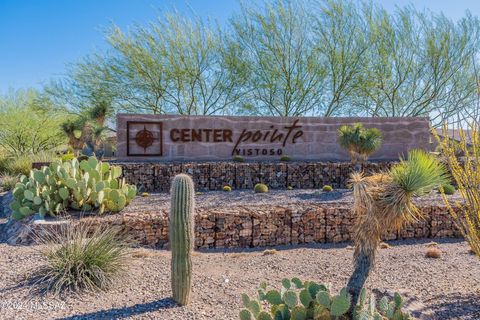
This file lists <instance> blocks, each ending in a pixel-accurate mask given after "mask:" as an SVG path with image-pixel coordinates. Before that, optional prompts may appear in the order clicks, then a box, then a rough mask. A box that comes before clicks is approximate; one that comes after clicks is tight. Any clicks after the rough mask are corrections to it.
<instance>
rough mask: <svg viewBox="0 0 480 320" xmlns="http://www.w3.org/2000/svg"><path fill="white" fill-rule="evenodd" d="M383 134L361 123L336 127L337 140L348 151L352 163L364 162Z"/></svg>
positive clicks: (380, 141)
mask: <svg viewBox="0 0 480 320" xmlns="http://www.w3.org/2000/svg"><path fill="white" fill-rule="evenodd" d="M382 141H383V135H382V133H381V132H380V130H378V129H377V128H370V129H367V128H365V127H364V126H363V124H361V123H355V124H353V125H351V126H349V125H343V126H341V127H340V128H339V129H338V142H339V144H340V146H341V147H342V148H344V149H345V150H347V151H348V153H349V154H350V158H351V159H352V162H353V163H357V162H364V161H366V160H367V159H368V157H369V156H370V155H371V154H372V153H374V152H375V151H377V150H378V149H379V148H380V146H381V144H382Z"/></svg>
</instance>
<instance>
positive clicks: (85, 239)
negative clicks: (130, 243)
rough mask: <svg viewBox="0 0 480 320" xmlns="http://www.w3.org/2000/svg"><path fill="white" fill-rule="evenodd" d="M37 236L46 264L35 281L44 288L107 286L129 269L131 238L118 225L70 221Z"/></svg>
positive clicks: (62, 289) (93, 288) (57, 291)
mask: <svg viewBox="0 0 480 320" xmlns="http://www.w3.org/2000/svg"><path fill="white" fill-rule="evenodd" d="M36 238H37V239H36V240H37V243H39V244H40V245H41V246H40V248H41V249H40V254H41V256H42V257H43V259H44V264H43V265H42V266H41V267H40V268H39V269H37V270H36V273H35V274H36V276H35V278H34V279H33V282H34V284H35V287H36V288H37V289H39V290H40V291H41V292H49V293H52V294H53V295H58V294H61V293H63V292H65V291H74V292H78V291H83V290H86V291H98V290H106V289H108V288H109V287H110V286H111V285H112V283H113V282H114V280H115V279H116V278H117V277H119V276H121V275H122V274H124V273H125V271H126V270H127V265H128V261H129V259H128V256H127V239H128V238H126V237H125V236H124V235H122V234H120V232H119V230H118V229H115V228H111V227H94V226H92V225H91V224H89V223H83V224H80V225H76V226H74V225H71V224H69V225H68V226H64V227H61V228H59V229H51V230H43V231H42V233H41V234H37V235H36Z"/></svg>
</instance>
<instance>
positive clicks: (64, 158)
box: [60, 152, 75, 162]
mask: <svg viewBox="0 0 480 320" xmlns="http://www.w3.org/2000/svg"><path fill="white" fill-rule="evenodd" d="M73 158H75V155H74V154H73V152H67V153H65V154H63V155H62V156H61V157H60V160H62V162H67V161H71V160H73Z"/></svg>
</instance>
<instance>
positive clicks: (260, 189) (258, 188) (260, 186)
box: [253, 183, 268, 193]
mask: <svg viewBox="0 0 480 320" xmlns="http://www.w3.org/2000/svg"><path fill="white" fill-rule="evenodd" d="M253 191H255V193H267V192H268V186H267V185H266V184H264V183H257V184H256V185H255V187H253Z"/></svg>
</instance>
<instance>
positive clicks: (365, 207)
mask: <svg viewBox="0 0 480 320" xmlns="http://www.w3.org/2000/svg"><path fill="white" fill-rule="evenodd" d="M351 182H352V184H353V193H354V211H355V214H356V216H357V221H356V224H355V229H354V236H353V239H354V242H355V254H354V257H355V270H354V272H353V274H352V276H351V277H350V279H349V282H348V284H347V287H348V290H349V292H350V294H351V295H352V302H353V303H354V304H355V303H356V302H357V301H358V297H359V294H360V291H361V290H362V288H363V285H364V283H365V281H366V280H367V277H368V275H369V272H370V270H371V268H372V267H373V265H374V260H375V253H376V250H377V248H378V246H379V243H380V239H381V236H382V234H383V233H384V232H386V231H387V230H392V229H399V228H400V227H401V226H402V225H403V224H404V223H406V222H412V221H416V220H418V219H419V218H421V217H422V216H421V212H420V211H419V210H418V209H417V208H416V207H415V205H414V204H413V202H412V197H414V196H418V195H422V194H425V193H428V192H430V191H431V190H432V189H434V188H438V187H439V186H441V185H444V184H445V183H447V182H448V177H447V174H446V171H445V168H444V166H443V165H442V164H440V163H439V162H437V161H436V160H435V158H434V156H433V155H431V154H427V153H425V152H423V151H420V150H413V151H411V152H410V153H409V155H408V159H407V160H403V159H402V160H401V161H400V163H398V164H397V165H395V166H393V167H392V168H391V169H390V171H389V172H386V173H381V174H375V175H373V176H368V177H365V176H364V175H363V174H362V173H354V174H352V179H351Z"/></svg>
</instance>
